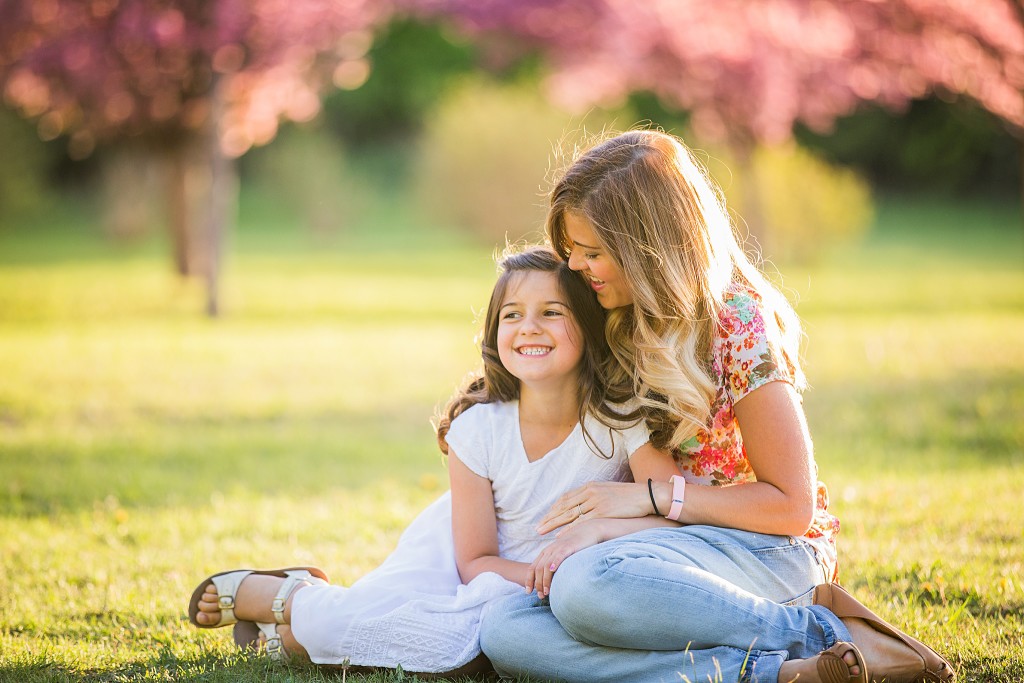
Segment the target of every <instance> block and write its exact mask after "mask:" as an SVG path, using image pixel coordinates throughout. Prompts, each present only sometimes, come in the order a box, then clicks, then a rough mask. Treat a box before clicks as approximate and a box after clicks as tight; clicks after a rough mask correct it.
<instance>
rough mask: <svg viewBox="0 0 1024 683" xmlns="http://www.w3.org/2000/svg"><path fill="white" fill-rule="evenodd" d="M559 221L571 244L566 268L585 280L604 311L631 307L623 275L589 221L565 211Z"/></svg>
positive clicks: (631, 293)
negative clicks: (579, 274)
mask: <svg viewBox="0 0 1024 683" xmlns="http://www.w3.org/2000/svg"><path fill="white" fill-rule="evenodd" d="M562 220H563V221H564V223H565V234H566V237H568V238H569V242H570V243H571V244H572V249H571V250H570V251H569V267H570V268H572V269H573V270H575V271H579V272H580V273H582V274H583V275H584V276H585V277H586V278H587V281H588V282H589V283H590V286H591V287H592V288H593V289H594V291H595V292H597V301H598V303H600V304H601V306H603V307H604V308H606V309H612V308H619V307H620V306H629V305H631V304H632V303H633V292H632V291H631V290H630V288H629V283H627V282H626V276H625V274H624V273H623V272H622V268H620V267H619V264H618V263H616V262H615V261H614V260H613V259H612V257H611V255H610V254H609V253H608V250H607V249H605V248H604V247H602V246H601V243H600V241H599V240H598V239H597V232H595V230H594V226H593V225H591V223H590V221H589V220H588V219H587V218H586V217H584V216H582V215H581V214H578V213H575V212H572V211H566V212H565V214H564V215H563V217H562Z"/></svg>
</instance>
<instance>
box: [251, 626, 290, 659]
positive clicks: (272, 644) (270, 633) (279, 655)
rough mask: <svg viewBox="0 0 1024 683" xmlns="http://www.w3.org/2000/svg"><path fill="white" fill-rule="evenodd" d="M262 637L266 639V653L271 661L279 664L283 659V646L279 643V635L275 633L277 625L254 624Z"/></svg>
mask: <svg viewBox="0 0 1024 683" xmlns="http://www.w3.org/2000/svg"><path fill="white" fill-rule="evenodd" d="M256 626H258V627H259V629H260V631H262V632H263V635H265V636H266V637H267V642H266V652H267V656H268V657H270V659H271V660H272V661H275V662H279V661H281V660H282V659H283V658H284V646H283V645H282V643H281V634H280V633H278V632H277V624H261V623H259V622H257V623H256Z"/></svg>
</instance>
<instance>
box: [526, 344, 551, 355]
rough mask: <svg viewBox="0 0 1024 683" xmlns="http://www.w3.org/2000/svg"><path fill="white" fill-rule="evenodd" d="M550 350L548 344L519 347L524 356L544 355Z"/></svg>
mask: <svg viewBox="0 0 1024 683" xmlns="http://www.w3.org/2000/svg"><path fill="white" fill-rule="evenodd" d="M550 350H551V349H550V348H549V347H547V346H524V347H521V348H520V349H519V353H521V354H523V355H524V356H543V355H544V354H545V353H547V352H548V351H550Z"/></svg>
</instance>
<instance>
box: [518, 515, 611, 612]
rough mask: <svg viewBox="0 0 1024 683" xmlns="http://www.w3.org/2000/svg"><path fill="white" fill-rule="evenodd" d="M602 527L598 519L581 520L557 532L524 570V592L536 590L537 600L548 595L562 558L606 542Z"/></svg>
mask: <svg viewBox="0 0 1024 683" xmlns="http://www.w3.org/2000/svg"><path fill="white" fill-rule="evenodd" d="M603 525H604V520H601V519H584V520H580V521H578V522H576V523H574V524H572V525H570V526H568V527H566V528H565V529H562V530H561V531H559V532H558V534H557V536H556V537H555V540H554V541H552V542H551V543H549V544H548V546H547V547H546V548H544V549H543V550H541V551H540V554H539V555H537V558H536V559H535V560H534V561H533V564H531V565H530V567H529V569H527V570H526V582H525V585H526V591H527V592H528V593H531V592H533V591H534V590H536V591H537V597H539V598H546V597H547V596H548V595H549V594H550V593H551V577H552V576H553V575H554V573H555V572H556V571H558V567H559V566H561V564H562V562H563V561H564V560H565V558H567V557H569V556H570V555H572V554H573V553H578V552H579V551H581V550H583V549H584V548H589V547H590V546H592V545H597V544H598V543H600V542H601V541H603V540H605V538H604V532H605V530H604V528H603Z"/></svg>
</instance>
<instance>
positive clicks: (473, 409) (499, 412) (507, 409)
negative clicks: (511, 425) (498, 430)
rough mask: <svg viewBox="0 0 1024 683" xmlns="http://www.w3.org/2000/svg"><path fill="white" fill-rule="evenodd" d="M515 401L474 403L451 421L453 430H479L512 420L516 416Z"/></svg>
mask: <svg viewBox="0 0 1024 683" xmlns="http://www.w3.org/2000/svg"><path fill="white" fill-rule="evenodd" d="M517 405H518V404H517V402H516V401H494V402H492V403H476V404H474V405H472V406H470V407H469V408H466V410H464V411H462V412H461V413H459V415H458V416H457V417H456V418H455V419H454V420H452V428H453V429H455V428H456V426H457V428H458V429H471V428H472V429H481V428H485V427H492V426H494V425H496V424H499V423H501V422H504V421H508V420H513V419H515V416H516V414H517Z"/></svg>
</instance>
